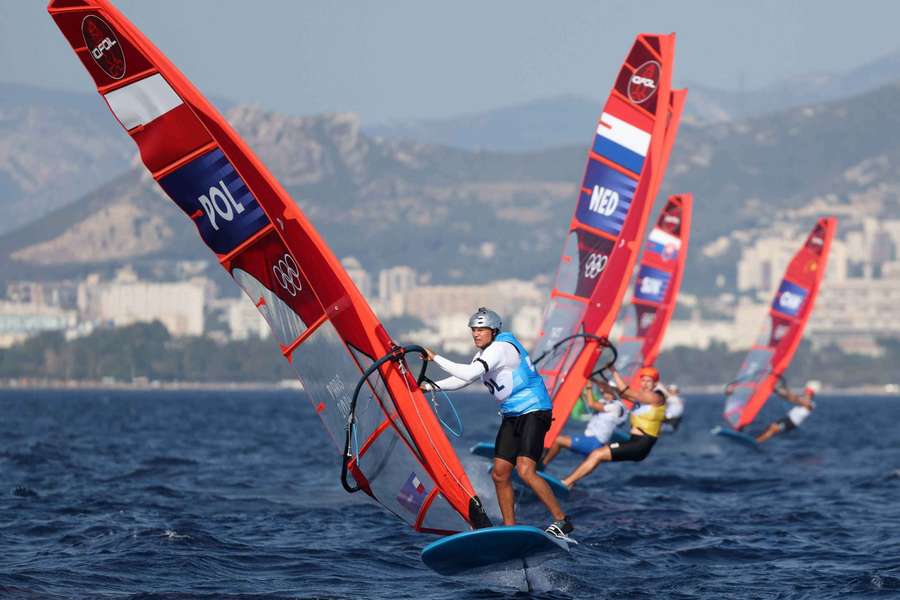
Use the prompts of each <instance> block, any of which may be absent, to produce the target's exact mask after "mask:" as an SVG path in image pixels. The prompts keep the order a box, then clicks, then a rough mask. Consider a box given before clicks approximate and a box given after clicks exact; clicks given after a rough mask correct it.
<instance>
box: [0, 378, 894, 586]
mask: <svg viewBox="0 0 900 600" xmlns="http://www.w3.org/2000/svg"><path fill="white" fill-rule="evenodd" d="M453 399H454V402H455V403H456V406H457V408H458V410H459V411H460V413H461V415H462V420H463V424H464V431H463V436H462V437H461V438H460V439H456V438H453V441H454V445H455V446H456V447H457V448H458V450H459V452H460V454H461V456H462V457H463V458H464V462H465V464H466V465H467V469H468V470H469V471H470V472H471V478H472V480H473V481H474V482H475V485H476V486H477V487H478V488H479V489H484V495H485V498H484V500H485V503H486V504H488V505H489V506H488V508H489V512H491V513H493V514H494V515H496V514H497V510H496V506H495V504H496V500H495V498H494V496H493V495H492V494H491V495H489V493H490V491H491V490H490V487H491V485H490V477H489V475H487V471H486V461H482V460H481V459H477V458H475V457H469V456H465V452H466V448H468V447H469V446H470V445H472V444H473V443H475V442H478V441H492V440H493V437H494V435H495V433H496V428H497V425H498V420H499V417H498V416H497V413H496V405H495V404H494V403H493V400H492V399H491V398H490V396H488V395H487V394H486V393H484V394H464V395H460V394H457V395H455V396H454V398H453ZM721 406H722V401H721V398H718V397H713V396H694V397H690V396H689V397H688V398H687V409H686V413H685V419H684V421H683V423H682V427H681V429H680V430H679V431H678V432H677V433H674V434H669V435H665V436H664V437H663V438H661V439H660V441H659V442H658V443H657V445H656V447H655V448H654V450H653V452H652V453H651V455H650V456H649V457H648V458H647V459H646V460H645V461H644V462H642V463H637V464H604V465H601V466H600V468H599V469H598V470H597V471H596V472H595V473H594V474H593V475H591V476H590V477H588V478H587V479H585V480H583V481H582V482H581V483H580V484H579V485H578V486H577V488H576V490H575V491H574V492H573V494H572V496H571V498H570V499H569V500H568V501H567V502H565V503H564V507H565V509H566V511H567V512H568V513H569V514H570V515H571V517H572V519H573V522H574V523H575V526H576V530H575V532H574V533H573V534H572V535H573V537H575V538H576V539H578V540H579V541H580V542H581V543H580V544H579V545H578V546H576V547H575V548H574V549H573V551H572V552H571V556H570V557H569V558H566V559H561V560H554V561H551V562H548V563H545V564H544V565H543V566H541V567H539V568H537V569H534V570H533V572H532V573H531V579H532V583H533V585H534V586H535V592H534V593H533V594H531V595H530V596H531V597H536V598H709V599H720V598H815V599H821V598H857V597H860V598H863V597H873V598H874V597H900V427H898V422H900V399H898V398H896V397H838V396H822V397H819V398H817V408H816V410H815V412H814V413H813V414H812V416H811V417H810V418H809V419H808V420H807V421H806V422H805V423H804V425H803V427H801V428H800V429H798V430H796V431H793V432H791V433H789V434H786V435H783V436H778V437H776V438H774V439H773V440H771V441H770V442H768V443H766V444H764V452H763V453H761V454H760V453H756V452H753V451H752V450H749V449H747V448H744V447H742V446H739V445H737V444H733V443H730V442H729V441H728V440H724V439H722V438H718V437H714V436H711V435H710V434H709V429H710V428H711V427H713V426H714V425H717V424H719V422H720V411H721ZM442 408H443V407H442ZM0 410H2V415H3V416H2V419H0V550H2V551H0V598H29V599H31V598H50V599H55V598H141V599H157V598H159V599H162V598H166V599H168V598H229V599H231V598H254V599H261V598H264V599H276V598H279V599H280V598H446V599H450V598H504V597H516V598H521V597H526V596H529V595H528V594H525V593H524V592H523V591H522V590H524V589H525V583H524V578H523V576H522V574H521V572H515V571H513V572H502V573H496V574H489V575H479V576H477V577H455V578H446V577H441V576H439V575H437V574H435V573H434V572H432V571H430V570H429V569H428V568H426V567H425V566H424V565H423V564H422V562H421V560H420V559H419V551H420V550H421V548H422V547H423V546H424V545H425V544H427V543H428V542H430V541H432V540H433V539H435V538H434V537H433V536H429V535H425V534H419V533H416V532H414V531H412V530H411V529H410V528H409V527H408V526H406V525H405V524H403V523H402V522H400V521H399V520H397V519H396V518H395V517H393V516H392V515H390V514H388V513H386V512H385V511H384V510H382V509H381V508H380V507H379V506H378V505H377V504H375V503H373V502H371V501H367V500H366V498H365V496H364V494H362V493H358V494H354V495H349V494H347V493H346V492H344V490H343V489H342V488H341V485H340V480H339V475H340V460H339V454H338V451H337V450H336V449H335V447H334V445H333V443H332V441H331V439H330V438H329V437H328V436H327V434H326V433H325V431H324V429H323V428H322V427H321V425H320V424H319V422H318V417H316V415H315V412H314V411H313V410H312V408H311V406H310V405H309V403H308V401H307V400H305V399H304V398H303V397H302V392H298V391H290V392H288V391H279V392H268V391H257V392H247V391H240V392H234V391H227V392H225V391H223V392H211V391H203V392H198V391H190V392H163V391H101V390H98V391H86V390H84V391H57V390H46V391H26V390H10V391H3V392H0ZM783 414H784V406H783V405H782V404H780V403H778V402H770V404H769V405H767V408H766V411H765V413H764V415H763V418H762V419H761V422H760V427H762V425H764V424H765V422H766V421H767V420H770V419H774V418H777V417H779V416H782V415H783ZM577 430H578V427H576V428H574V429H573V430H572V431H573V432H575V433H578V431H577ZM576 464H577V463H576V457H574V456H573V455H570V454H568V453H566V452H564V453H563V454H562V455H561V456H560V458H559V459H557V461H556V462H554V463H553V464H552V465H551V466H550V471H551V472H552V473H554V474H555V475H557V476H562V475H565V474H566V473H567V472H568V471H569V470H570V469H572V468H573V467H574V466H575V465H576ZM518 506H519V517H520V520H521V521H522V522H524V523H527V524H533V525H538V526H545V525H546V524H547V523H548V521H549V518H548V514H547V513H546V511H545V510H544V509H543V507H542V506H541V505H540V504H538V503H537V502H536V501H535V500H534V498H533V497H530V496H528V495H524V496H522V498H521V500H520V502H519V505H518Z"/></svg>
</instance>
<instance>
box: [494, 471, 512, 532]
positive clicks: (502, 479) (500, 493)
mask: <svg viewBox="0 0 900 600" xmlns="http://www.w3.org/2000/svg"><path fill="white" fill-rule="evenodd" d="M512 470H513V464H512V463H511V462H507V461H505V460H503V459H502V458H496V457H495V458H494V468H493V469H492V470H491V478H492V479H493V480H494V487H495V488H496V489H497V504H499V505H500V514H501V515H503V524H504V525H515V524H516V495H515V492H514V491H513V486H512V482H510V480H509V478H510V476H512Z"/></svg>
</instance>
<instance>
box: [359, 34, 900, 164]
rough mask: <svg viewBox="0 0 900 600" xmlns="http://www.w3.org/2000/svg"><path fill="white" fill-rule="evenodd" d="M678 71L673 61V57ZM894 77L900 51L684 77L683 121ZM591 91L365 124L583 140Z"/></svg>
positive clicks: (527, 145) (836, 95) (764, 108)
mask: <svg viewBox="0 0 900 600" xmlns="http://www.w3.org/2000/svg"><path fill="white" fill-rule="evenodd" d="M676 73H677V64H676ZM898 79H900V51H897V52H893V53H891V54H888V55H885V56H882V57H880V58H878V59H876V60H873V61H870V62H868V63H865V64H863V65H861V66H858V67H855V68H853V69H849V70H847V71H844V72H839V73H812V74H803V75H796V76H792V77H789V78H785V79H781V80H779V81H776V82H774V83H771V84H769V85H766V86H764V87H761V88H757V89H745V90H722V89H716V88H713V87H710V86H707V85H703V84H702V83H697V82H687V83H686V84H684V85H682V84H680V83H679V82H677V81H676V84H678V85H677V86H676V87H687V88H688V90H689V92H690V93H689V96H688V102H687V106H686V107H685V114H684V120H685V121H686V122H688V123H694V124H712V123H723V122H726V121H736V120H743V119H749V118H753V117H758V116H762V115H765V114H767V113H775V112H781V111H784V110H786V109H789V108H794V107H799V106H805V105H816V104H822V103H825V102H831V101H835V100H840V99H843V98H849V97H852V96H857V95H859V94H862V93H865V92H868V91H871V90H873V89H875V88H878V87H881V86H883V85H884V84H885V83H886V82H890V81H895V80H898ZM600 87H601V89H600V90H598V91H599V92H600V94H598V95H597V96H596V97H587V96H574V95H563V96H556V97H553V98H544V99H539V100H535V101H531V102H525V103H521V104H518V105H515V106H509V107H503V108H498V109H496V110H491V111H486V112H481V113H476V114H469V115H459V116H454V117H447V118H442V119H426V120H398V121H391V122H387V123H380V124H376V125H372V126H369V127H366V128H365V131H366V132H367V133H369V134H371V135H376V136H381V137H384V138H387V139H395V140H399V139H409V140H416V141H418V142H425V143H430V144H439V145H446V146H455V147H458V148H467V149H470V150H500V151H508V152H521V151H528V150H538V149H542V148H549V147H552V146H565V145H569V144H583V143H584V126H583V123H591V122H593V121H595V120H596V119H597V117H598V116H599V113H600V107H602V106H603V99H604V98H605V95H601V94H606V88H605V86H600Z"/></svg>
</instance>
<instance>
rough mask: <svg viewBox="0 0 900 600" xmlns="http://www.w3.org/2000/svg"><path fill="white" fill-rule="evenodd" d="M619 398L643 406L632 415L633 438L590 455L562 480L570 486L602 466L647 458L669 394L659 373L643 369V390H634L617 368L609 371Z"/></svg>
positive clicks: (658, 429) (641, 376) (657, 431)
mask: <svg viewBox="0 0 900 600" xmlns="http://www.w3.org/2000/svg"><path fill="white" fill-rule="evenodd" d="M609 371H610V373H612V376H613V381H614V382H615V384H616V387H617V389H618V394H619V397H620V398H625V399H626V400H630V401H632V402H634V403H635V404H636V405H640V406H639V407H638V408H637V409H635V410H632V412H631V437H630V438H629V439H628V440H627V441H625V442H614V443H612V444H608V445H606V446H603V447H602V448H598V449H597V450H594V451H593V452H591V453H590V454H589V455H588V457H587V458H586V459H584V462H582V463H581V464H580V465H578V467H576V468H575V470H574V471H572V472H571V473H570V474H569V476H568V477H566V478H565V479H563V480H562V482H563V483H564V484H565V485H566V486H567V487H570V488H571V487H572V486H573V485H575V482H577V481H578V480H579V479H582V478H583V477H586V476H587V475H589V474H591V473H592V472H593V471H594V469H596V468H597V467H598V466H599V465H600V463H604V462H610V461H611V462H619V461H626V460H627V461H636V462H639V461H642V460H644V459H645V458H647V455H649V454H650V451H651V450H652V449H653V445H654V444H655V443H656V439H657V438H658V437H659V433H660V430H661V429H662V423H663V419H664V418H665V414H666V395H665V392H664V391H663V387H662V386H661V385H660V384H659V371H657V370H656V369H654V368H653V367H642V368H641V369H640V370H639V371H638V376H639V377H640V388H639V389H636V390H633V389H631V388H630V387H629V386H628V385H627V384H626V383H625V381H624V380H623V379H622V376H621V375H619V372H618V371H616V369H615V368H614V367H610V368H609Z"/></svg>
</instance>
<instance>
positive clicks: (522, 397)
mask: <svg viewBox="0 0 900 600" xmlns="http://www.w3.org/2000/svg"><path fill="white" fill-rule="evenodd" d="M494 341H495V342H508V343H510V344H512V345H513V346H515V347H516V350H518V351H519V366H518V368H516V370H515V371H513V384H512V385H513V389H512V392H510V394H509V397H507V398H506V400H504V401H503V402H501V403H500V412H501V413H502V414H503V416H510V417H514V416H518V415H524V414H526V413H530V412H534V411H536V410H551V409H552V408H553V403H552V402H551V400H550V394H548V393H547V386H545V385H544V379H543V378H542V377H541V376H540V374H538V372H537V371H536V370H535V368H534V366H533V365H532V364H531V359H530V358H528V352H526V351H525V348H523V347H522V344H520V343H519V340H517V339H516V337H515V336H514V335H513V334H511V333H509V332H506V331H504V332H503V333H501V334H499V335H497V337H496V338H494Z"/></svg>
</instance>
